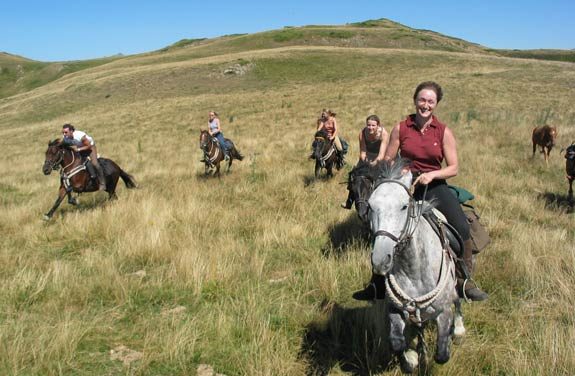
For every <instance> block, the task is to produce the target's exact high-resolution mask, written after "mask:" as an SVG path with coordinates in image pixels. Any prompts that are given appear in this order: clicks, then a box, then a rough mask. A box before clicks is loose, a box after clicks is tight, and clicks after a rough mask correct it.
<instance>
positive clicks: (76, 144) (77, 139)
mask: <svg viewBox="0 0 575 376" xmlns="http://www.w3.org/2000/svg"><path fill="white" fill-rule="evenodd" d="M62 134H63V135H64V143H67V144H69V145H71V146H70V148H71V149H72V150H74V151H77V152H79V153H81V154H82V155H85V156H90V161H91V162H92V165H93V166H94V168H95V169H96V174H97V175H98V182H99V189H100V190H101V191H105V190H106V178H105V177H104V171H103V170H102V166H100V163H98V150H97V149H96V143H95V142H94V139H93V138H92V137H90V136H88V135H87V134H86V132H82V131H79V130H76V129H75V128H74V126H73V125H72V124H64V125H63V126H62Z"/></svg>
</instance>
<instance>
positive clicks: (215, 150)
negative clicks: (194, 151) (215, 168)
mask: <svg viewBox="0 0 575 376" xmlns="http://www.w3.org/2000/svg"><path fill="white" fill-rule="evenodd" d="M216 143H217V142H216V141H215V140H214V137H212V136H210V138H209V141H208V142H206V143H205V144H204V143H203V142H202V143H200V148H201V149H202V151H203V152H204V159H205V160H206V161H207V162H208V163H209V164H210V165H213V164H214V162H215V161H216V160H217V159H218V156H219V155H220V148H219V147H218V146H216ZM208 147H209V150H207V149H208ZM212 154H213V155H212Z"/></svg>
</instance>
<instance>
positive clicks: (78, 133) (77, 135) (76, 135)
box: [74, 130, 94, 146]
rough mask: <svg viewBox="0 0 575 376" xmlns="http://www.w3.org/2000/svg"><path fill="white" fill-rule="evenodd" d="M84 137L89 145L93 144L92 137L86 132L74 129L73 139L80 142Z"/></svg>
mask: <svg viewBox="0 0 575 376" xmlns="http://www.w3.org/2000/svg"><path fill="white" fill-rule="evenodd" d="M84 137H86V139H88V141H89V142H90V146H94V139H93V138H92V137H90V136H88V135H87V134H86V132H82V131H79V130H75V131H74V140H76V141H78V142H79V143H81V142H82V138H84Z"/></svg>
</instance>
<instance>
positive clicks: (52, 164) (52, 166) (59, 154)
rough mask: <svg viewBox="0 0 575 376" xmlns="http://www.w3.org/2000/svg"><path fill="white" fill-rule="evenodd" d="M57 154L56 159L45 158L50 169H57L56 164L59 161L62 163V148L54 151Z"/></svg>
mask: <svg viewBox="0 0 575 376" xmlns="http://www.w3.org/2000/svg"><path fill="white" fill-rule="evenodd" d="M56 155H57V159H56V160H48V159H46V163H48V165H50V169H51V170H57V169H58V165H59V164H60V163H62V160H63V159H64V149H62V148H58V152H57V153H56Z"/></svg>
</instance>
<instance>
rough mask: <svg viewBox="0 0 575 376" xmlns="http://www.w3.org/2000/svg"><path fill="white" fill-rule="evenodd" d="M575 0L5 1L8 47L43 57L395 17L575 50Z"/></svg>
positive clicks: (464, 33)
mask: <svg viewBox="0 0 575 376" xmlns="http://www.w3.org/2000/svg"><path fill="white" fill-rule="evenodd" d="M574 14H575V0H547V1H543V0H539V1H535V0H524V1H517V0H501V1H496V0H483V1H482V0H479V1H473V2H467V1H455V0H453V1H447V0H428V1H425V0H423V1H422V0H419V1H407V0H388V1H386V0H372V1H367V0H353V1H339V0H332V1H324V0H318V1H315V0H285V1H274V0H266V1H238V0H235V1H228V0H219V1H209V0H201V1H196V0H188V1H185V0H164V1H151V0H113V1H112V0H76V1H68V0H67V1H62V0H52V1H45V0H29V1H8V0H7V1H2V3H0V35H1V37H0V51H4V52H8V53H11V54H15V55H20V56H23V57H27V58H30V59H34V60H40V61H67V60H84V59H91V58H97V57H104V56H110V55H115V54H117V53H123V54H134V53H141V52H148V51H153V50H156V49H159V48H162V47H165V46H167V45H170V44H172V43H174V42H177V41H178V40H180V39H194V38H211V37H217V36H221V35H225V34H235V33H255V32H259V31H266V30H273V29H281V28H283V27H284V26H304V25H342V24H346V23H350V22H358V21H365V20H368V19H379V18H388V19H390V20H392V21H396V22H399V23H402V24H404V25H406V26H409V27H413V28H417V29H428V30H433V31H437V32H440V33H442V34H446V35H449V36H452V37H457V38H461V39H465V40H467V41H470V42H475V43H479V44H482V45H484V46H486V47H491V48H509V49H513V48H516V49H535V48H560V49H573V48H575V22H574V21H573V16H574Z"/></svg>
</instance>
